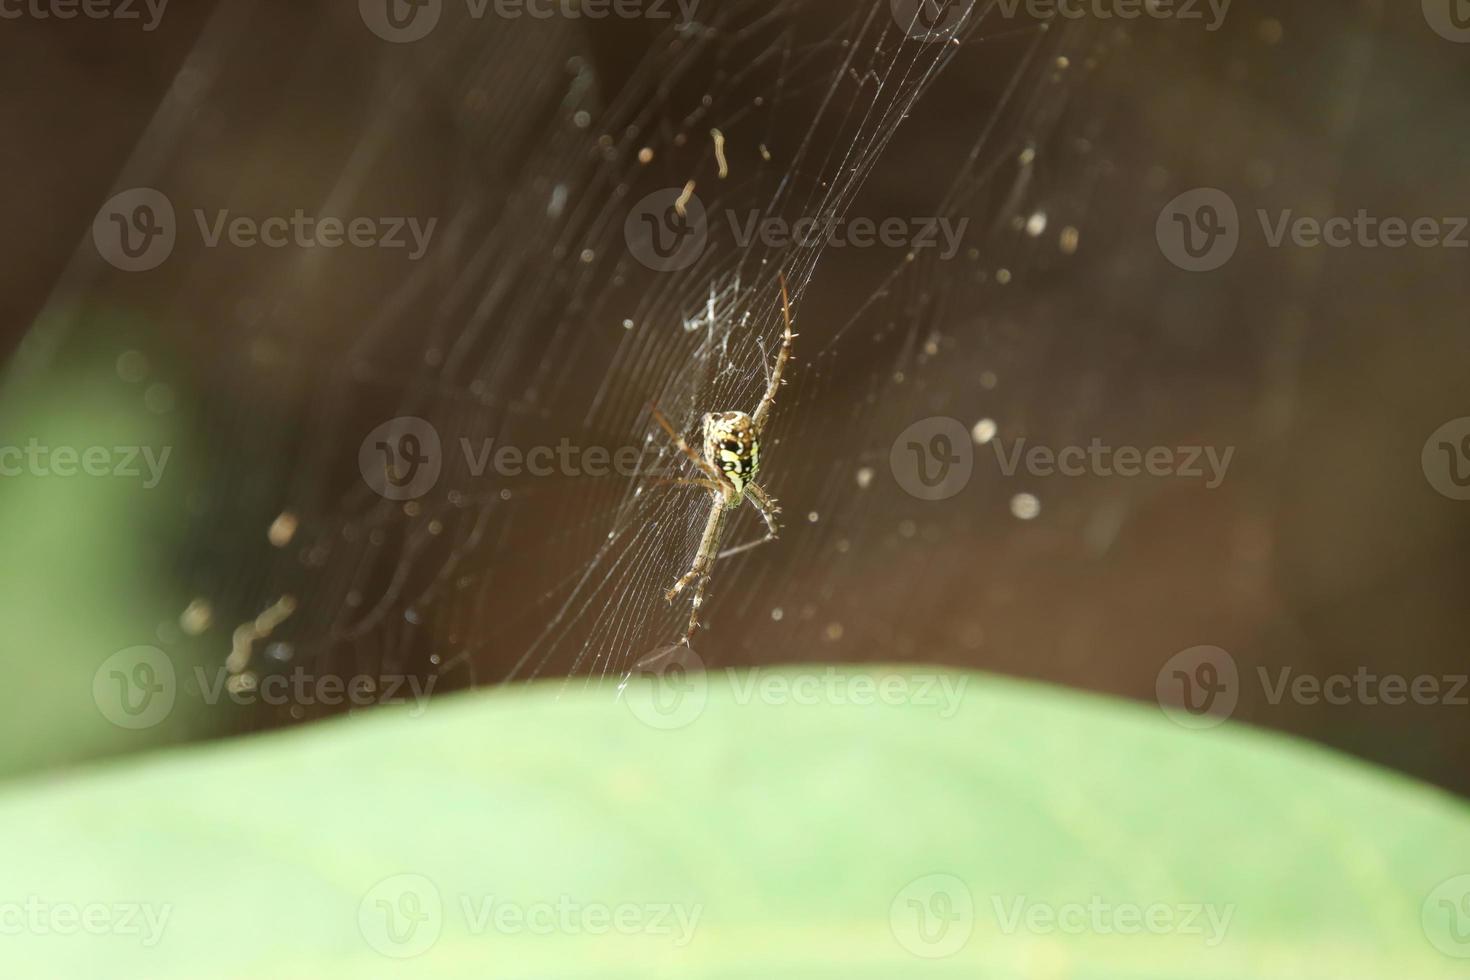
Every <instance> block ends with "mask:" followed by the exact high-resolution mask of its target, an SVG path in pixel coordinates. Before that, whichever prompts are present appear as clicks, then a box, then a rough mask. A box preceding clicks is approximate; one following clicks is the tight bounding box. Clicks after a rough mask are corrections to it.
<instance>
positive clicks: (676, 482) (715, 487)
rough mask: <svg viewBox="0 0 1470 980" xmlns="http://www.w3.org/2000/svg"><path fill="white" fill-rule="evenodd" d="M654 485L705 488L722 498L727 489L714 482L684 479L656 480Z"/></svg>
mask: <svg viewBox="0 0 1470 980" xmlns="http://www.w3.org/2000/svg"><path fill="white" fill-rule="evenodd" d="M653 485H654V486H656V487H703V488H704V489H706V490H712V491H714V492H715V493H718V494H720V495H721V496H724V493H725V488H724V487H722V486H720V485H719V484H718V483H716V482H715V481H713V480H685V479H682V478H679V479H672V478H663V479H658V480H654V481H653Z"/></svg>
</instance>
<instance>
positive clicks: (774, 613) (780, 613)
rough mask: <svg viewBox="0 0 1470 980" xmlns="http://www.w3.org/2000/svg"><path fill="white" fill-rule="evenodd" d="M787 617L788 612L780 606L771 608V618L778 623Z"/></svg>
mask: <svg viewBox="0 0 1470 980" xmlns="http://www.w3.org/2000/svg"><path fill="white" fill-rule="evenodd" d="M785 617H786V612H785V610H783V609H782V608H781V607H780V606H777V607H776V608H775V609H772V610H771V619H772V620H773V621H775V622H777V623H779V622H781V620H782V619H784V618H785Z"/></svg>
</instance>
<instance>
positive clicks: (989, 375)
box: [980, 371, 1000, 391]
mask: <svg viewBox="0 0 1470 980" xmlns="http://www.w3.org/2000/svg"><path fill="white" fill-rule="evenodd" d="M998 384H1000V378H999V377H997V376H996V374H995V372H994V371H982V372H981V373H980V387H982V388H984V389H985V390H986V391H993V390H994V389H995V386H996V385H998Z"/></svg>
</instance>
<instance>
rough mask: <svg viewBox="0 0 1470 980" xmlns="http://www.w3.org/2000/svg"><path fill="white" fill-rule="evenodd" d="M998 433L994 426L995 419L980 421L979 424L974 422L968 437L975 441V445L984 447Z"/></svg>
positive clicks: (997, 428) (996, 427)
mask: <svg viewBox="0 0 1470 980" xmlns="http://www.w3.org/2000/svg"><path fill="white" fill-rule="evenodd" d="M998 431H1000V430H999V427H998V426H997V425H996V424H995V419H981V420H980V421H979V422H976V423H975V427H974V428H973V429H971V430H970V436H971V438H973V439H974V440H975V445H977V446H984V445H986V444H987V443H989V442H990V440H992V439H994V438H995V434H996V433H997V432H998Z"/></svg>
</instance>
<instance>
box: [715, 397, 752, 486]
mask: <svg viewBox="0 0 1470 980" xmlns="http://www.w3.org/2000/svg"><path fill="white" fill-rule="evenodd" d="M760 454H761V448H760V440H759V439H757V438H756V434H755V425H754V424H753V423H752V422H751V419H750V416H749V415H746V414H745V413H744V412H722V413H720V414H718V415H707V416H705V420H704V455H705V458H706V459H708V460H709V461H710V462H711V463H713V464H714V465H715V466H716V467H718V468H719V470H720V472H721V473H723V474H725V478H726V479H728V480H729V481H730V484H731V485H732V486H733V487H734V488H735V493H736V495H737V496H738V495H741V494H744V493H745V487H746V484H748V483H750V481H751V480H754V479H755V474H756V471H757V470H758V469H760Z"/></svg>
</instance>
